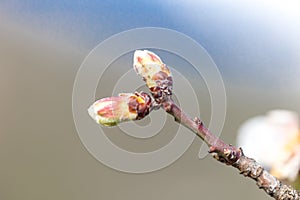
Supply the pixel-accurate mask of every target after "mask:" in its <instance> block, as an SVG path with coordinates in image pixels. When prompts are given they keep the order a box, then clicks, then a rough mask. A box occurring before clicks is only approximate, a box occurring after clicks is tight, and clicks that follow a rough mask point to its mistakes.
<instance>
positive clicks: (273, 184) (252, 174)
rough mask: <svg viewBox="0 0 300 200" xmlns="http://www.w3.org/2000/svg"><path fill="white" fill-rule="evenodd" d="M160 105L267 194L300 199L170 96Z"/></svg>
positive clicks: (280, 197) (278, 199) (296, 192)
mask: <svg viewBox="0 0 300 200" xmlns="http://www.w3.org/2000/svg"><path fill="white" fill-rule="evenodd" d="M162 107H163V108H164V109H165V110H166V112H168V113H169V114H171V115H173V116H174V118H175V121H177V122H179V123H181V124H182V125H184V126H185V127H187V128H188V129H190V130H191V131H193V132H194V133H196V135H197V136H198V137H200V138H201V139H202V140H204V141H205V143H206V144H207V145H208V146H209V149H210V150H209V153H211V154H212V155H213V157H214V158H215V159H216V160H218V161H220V162H222V163H224V164H226V165H230V166H232V167H234V168H237V169H238V170H239V171H240V174H243V175H244V176H246V177H249V178H251V179H253V180H254V181H256V184H257V186H258V187H259V188H260V189H263V190H264V191H265V192H266V193H267V194H268V195H270V196H271V197H273V198H275V199H277V200H298V199H300V194H299V192H298V191H297V190H295V189H294V188H292V187H291V186H289V185H285V184H283V183H282V182H281V181H279V180H278V179H277V178H275V177H274V176H272V175H271V174H270V173H269V172H268V171H267V170H265V169H264V168H263V167H262V166H261V165H260V164H259V163H257V162H256V161H255V160H254V159H252V158H248V157H247V156H245V155H244V153H243V151H242V149H241V148H236V147H234V146H233V145H230V144H226V143H225V142H224V141H222V140H221V139H220V138H218V137H217V136H215V135H214V134H213V133H211V132H210V131H209V130H208V129H207V128H206V127H205V126H204V124H203V122H202V121H201V120H200V119H199V118H195V119H191V118H190V117H189V116H188V115H187V114H186V113H184V111H182V110H181V109H180V108H179V107H178V106H177V105H176V104H175V103H174V102H173V101H172V99H171V98H167V100H166V101H164V102H163V103H162Z"/></svg>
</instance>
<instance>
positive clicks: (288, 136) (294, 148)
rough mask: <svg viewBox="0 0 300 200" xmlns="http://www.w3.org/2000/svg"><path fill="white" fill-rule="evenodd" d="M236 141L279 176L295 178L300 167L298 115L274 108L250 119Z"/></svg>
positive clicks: (288, 178) (243, 125)
mask: <svg viewBox="0 0 300 200" xmlns="http://www.w3.org/2000/svg"><path fill="white" fill-rule="evenodd" d="M237 143H238V145H239V146H241V147H242V148H243V150H244V152H245V155H247V156H249V157H252V158H254V159H255V160H257V161H258V162H259V163H261V164H262V165H263V166H264V167H266V168H268V169H270V172H271V174H273V175H274V176H276V177H277V178H279V179H281V180H284V179H287V180H289V181H294V180H295V179H296V178H297V175H298V172H299V169H300V132H299V118H298V115H297V114H296V113H294V112H291V111H287V110H273V111H270V112H269V113H268V114H267V115H265V116H256V117H254V118H252V119H249V120H247V121H246V122H245V123H244V124H242V126H241V127H240V129H239V131H238V138H237Z"/></svg>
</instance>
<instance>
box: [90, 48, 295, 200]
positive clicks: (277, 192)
mask: <svg viewBox="0 0 300 200" xmlns="http://www.w3.org/2000/svg"><path fill="white" fill-rule="evenodd" d="M134 68H135V70H136V72H137V73H138V74H139V75H141V76H142V77H143V80H144V81H145V82H146V84H147V86H148V88H149V90H150V92H151V95H152V97H151V96H150V95H149V94H147V93H145V92H141V93H135V94H123V95H121V96H119V97H110V98H104V99H101V100H99V101H96V102H95V103H94V104H93V105H92V106H91V107H90V108H89V113H90V115H91V117H92V118H94V119H95V120H96V122H97V123H100V124H103V125H105V126H113V125H116V124H117V123H119V122H122V121H128V120H138V119H142V118H144V117H145V116H146V115H148V114H149V112H151V111H152V110H153V109H158V108H161V107H162V108H163V109H164V110H165V111H166V112H168V113H169V114H171V115H173V116H174V118H175V120H176V121H177V122H179V123H181V124H182V125H184V126H186V127H187V128H189V129H190V130H192V131H193V132H194V133H196V134H197V136H199V137H200V138H201V139H202V140H204V141H205V142H206V144H207V145H208V146H209V153H211V154H212V155H213V156H214V158H215V159H217V160H218V161H220V162H222V163H225V164H227V165H230V166H232V167H235V168H237V169H238V170H239V171H240V173H241V174H243V175H244V176H247V177H250V178H252V179H253V180H254V181H256V184H257V185H258V187H259V188H260V189H263V190H264V191H265V192H266V193H267V194H268V195H270V196H271V197H274V198H275V199H277V200H300V194H299V193H298V192H297V191H296V190H295V189H293V188H292V187H291V186H288V185H285V184H283V183H282V182H281V181H279V180H278V179H276V178H275V177H274V176H272V175H271V174H270V173H269V172H268V171H267V170H265V169H264V168H263V167H262V166H261V165H260V164H259V163H257V162H256V161H255V160H254V159H252V158H248V157H247V156H245V155H244V153H243V151H242V149H241V148H236V147H234V146H232V145H230V144H226V143H225V142H223V141H222V140H221V139H220V138H218V137H217V136H216V135H214V134H213V133H211V132H210V130H208V129H207V128H206V127H205V126H204V124H203V122H202V121H201V120H200V119H199V118H195V119H191V118H190V117H189V116H188V115H187V114H185V113H184V112H183V110H181V109H180V108H179V107H178V106H177V105H176V104H175V103H174V102H173V100H172V86H173V79H172V74H171V72H170V70H169V69H168V67H167V66H166V65H165V64H164V63H163V62H162V61H161V59H160V58H159V57H158V56H157V55H155V54H154V53H153V52H150V51H146V50H145V51H141V50H137V51H136V52H135V54H134ZM107 102H109V103H107Z"/></svg>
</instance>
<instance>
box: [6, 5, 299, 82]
mask: <svg viewBox="0 0 300 200" xmlns="http://www.w3.org/2000/svg"><path fill="white" fill-rule="evenodd" d="M299 9H300V6H299V3H298V2H297V1H292V0H289V1H280V0H275V1H194V0H187V1H183V0H177V1H171V0H167V1H129V0H116V1H109V0H102V1H90V0H85V1H79V0H77V1H76V0H75V1H66V0H63V1H50V0H45V1H37V0H27V1H20V0H11V1H1V3H0V11H1V12H2V14H1V15H4V16H6V19H7V20H8V21H13V22H14V23H16V24H20V26H24V27H27V28H28V29H30V30H31V31H33V32H37V33H40V34H45V35H47V36H49V37H53V38H61V39H63V40H65V41H67V42H69V43H71V44H72V45H73V46H75V47H78V48H82V49H86V51H88V50H91V49H92V48H93V47H95V46H96V45H97V44H98V43H99V42H101V41H103V40H104V39H106V38H108V37H109V36H111V35H113V34H116V33H119V32H121V31H125V30H128V29H132V28H136V27H145V26H156V27H164V28H170V29H174V30H177V31H180V32H182V33H184V34H186V35H188V36H190V37H192V38H193V39H195V40H196V41H197V42H199V43H200V44H201V45H202V46H204V47H205V49H206V50H207V51H208V52H209V54H210V55H211V56H212V58H213V59H214V61H215V62H216V64H217V65H218V67H219V68H220V71H221V72H222V74H223V75H224V76H225V77H234V79H235V81H236V83H247V82H248V83H249V84H251V83H252V82H253V81H254V82H256V83H257V82H258V83H259V82H262V83H261V84H267V85H269V86H270V87H273V86H274V87H277V86H280V85H282V84H283V83H285V84H290V85H293V84H294V85H295V81H296V84H298V83H299V82H297V79H298V74H299V73H300V70H299V68H300V67H299V65H300V61H299V60H300V42H299V39H298V36H299V35H300V14H299V12H298V10H299ZM2 20H3V19H2ZM275 80H276V81H275Z"/></svg>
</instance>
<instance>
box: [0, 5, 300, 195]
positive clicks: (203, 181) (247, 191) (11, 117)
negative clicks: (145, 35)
mask: <svg viewBox="0 0 300 200" xmlns="http://www.w3.org/2000/svg"><path fill="white" fill-rule="evenodd" d="M299 9H300V3H298V1H293V0H288V1H281V0H275V1H271V0H267V1H214V0H213V1H196V0H195V1H194V0H185V1H183V0H175V1H171V0H166V1H156V0H154V1H127V0H125V1H124V0H116V1H108V0H104V1H99V2H95V1H89V0H85V1H83V0H82V1H79V0H78V1H77V0H75V1H64V0H63V1H48V0H44V1H35V0H28V1H18V0H10V1H6V0H3V1H1V2H0V66H1V67H0V92H1V104H0V110H1V115H0V118H1V126H0V162H1V165H0V199H3V200H17V199H24V200H35V199H56V200H59V199H64V200H68V199H72V200H80V199H90V200H94V199H95V200H96V199H121V198H122V199H124V200H126V199H141V198H142V199H145V200H148V199H165V200H167V199H172V200H177V199H178V200H179V199H183V198H185V199H195V198H198V199H199V198H205V199H219V198H222V199H241V198H243V199H271V198H270V197H268V196H266V195H265V193H264V192H263V191H261V190H259V189H258V188H257V186H256V185H255V183H254V181H252V180H250V179H247V178H244V177H242V176H241V175H239V174H238V172H237V171H236V170H235V169H233V168H231V167H226V166H223V165H222V164H220V163H218V162H216V161H215V160H213V159H212V158H211V157H207V158H205V159H202V160H199V159H198V157H197V154H198V151H199V146H200V144H201V142H200V141H199V140H195V141H194V143H193V144H192V146H191V147H190V148H189V149H188V151H187V152H186V153H185V154H184V155H183V156H182V157H181V158H180V159H178V160H177V161H176V162H175V163H173V164H172V165H170V166H168V167H166V168H164V169H162V170H159V171H156V172H152V173H147V174H128V173H122V172H119V171H116V170H113V169H111V168H108V167H106V166H105V165H103V164H102V163H100V162H99V161H97V160H96V159H94V158H93V156H92V155H90V154H89V153H88V151H87V150H86V149H85V148H84V146H83V145H82V143H81V141H80V139H79V137H78V134H77V132H76V129H75V125H74V122H73V116H72V89H73V83H74V80H75V76H76V73H77V70H78V69H79V67H80V65H81V63H82V62H83V60H84V58H85V57H86V56H87V55H88V53H89V52H90V51H91V50H92V49H93V48H94V47H95V46H96V45H98V44H99V43H100V42H101V41H103V40H104V39H106V38H108V37H110V36H112V35H113V34H117V33H119V32H122V31H125V30H128V29H132V28H138V27H149V26H151V27H163V28H169V29H173V30H176V31H179V32H182V33H184V34H186V35H188V36H190V37H191V38H193V39H194V40H196V41H197V42H198V43H200V44H201V45H202V46H203V47H204V48H205V49H206V50H207V52H208V53H209V54H210V56H211V57H212V59H213V60H214V62H215V63H216V65H217V66H218V68H219V71H220V73H221V75H222V77H223V81H224V84H225V89H226V94H227V115H226V121H225V125H224V129H223V132H222V134H221V137H222V139H224V140H225V141H226V142H227V143H232V144H234V143H235V138H236V132H237V130H238V128H239V126H240V124H241V123H243V122H244V121H245V120H246V119H248V118H250V117H253V116H255V115H259V114H264V113H265V112H267V111H268V110H271V109H278V108H280V109H288V110H293V111H296V112H297V113H300V104H299V99H300V94H299V91H300V80H299V74H300V40H299V35H300V12H299ZM128 58H129V57H128ZM125 59H126V58H125ZM127 62H128V63H131V62H132V61H131V60H127ZM115 65H118V62H117V63H115ZM128 67H129V68H130V67H131V66H128ZM187 78H188V77H187ZM191 81H192V83H193V84H197V80H191ZM100 84H101V83H100ZM105 84H107V85H109V84H114V83H109V82H107V81H106V82H105ZM199 87H202V86H201V85H199ZM98 92H99V91H98ZM204 94H205V95H207V92H204ZM197 95H199V98H200V99H201V98H202V99H203V101H202V102H201V105H199V106H200V107H202V108H201V116H203V118H204V121H206V122H208V121H209V119H210V111H211V108H210V107H209V106H208V107H207V105H209V98H208V97H203V94H200V93H199V94H198V93H197ZM205 95H204V96H205ZM98 96H99V97H100V96H101V94H98ZM87 106H88V105H87ZM168 120H169V121H168V122H167V124H170V126H172V124H174V122H173V120H172V118H168ZM141 125H142V123H141ZM176 126H177V125H176ZM166 130H168V129H166ZM166 130H165V131H162V132H161V133H160V134H159V135H157V137H156V136H155V137H156V138H154V139H153V140H154V141H152V142H151V144H149V143H148V142H147V140H138V139H134V138H130V137H129V136H126V138H125V136H118V135H117V134H114V132H115V131H114V129H111V132H112V135H111V136H110V137H111V139H112V140H113V141H114V142H116V143H119V144H120V145H121V146H122V145H123V146H127V147H128V149H129V150H131V151H145V149H143V148H146V149H147V150H149V149H151V150H154V149H156V147H157V146H162V145H163V144H162V143H163V142H165V143H167V142H168V141H169V140H170V138H172V137H173V136H174V135H172V132H171V131H170V130H169V131H166ZM164 132H165V134H164ZM155 141H156V142H155ZM162 141H163V142H162ZM134 144H136V147H137V148H134V147H135V145H134ZM141 144H142V145H141ZM145 144H147V145H145Z"/></svg>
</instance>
